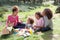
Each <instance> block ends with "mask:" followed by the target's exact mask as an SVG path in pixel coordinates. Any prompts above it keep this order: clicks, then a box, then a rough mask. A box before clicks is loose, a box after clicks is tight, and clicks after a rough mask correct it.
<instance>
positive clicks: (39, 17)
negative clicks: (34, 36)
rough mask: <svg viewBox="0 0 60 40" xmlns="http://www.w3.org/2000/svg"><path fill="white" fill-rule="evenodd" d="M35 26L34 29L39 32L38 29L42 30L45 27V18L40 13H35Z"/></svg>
mask: <svg viewBox="0 0 60 40" xmlns="http://www.w3.org/2000/svg"><path fill="white" fill-rule="evenodd" d="M35 18H36V20H35V25H34V29H35V30H38V29H41V28H42V27H43V25H44V20H43V16H42V15H41V13H40V12H36V13H35Z"/></svg>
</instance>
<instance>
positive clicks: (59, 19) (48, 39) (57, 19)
mask: <svg viewBox="0 0 60 40" xmlns="http://www.w3.org/2000/svg"><path fill="white" fill-rule="evenodd" d="M45 8H50V9H51V10H52V11H53V14H54V13H55V10H56V8H57V6H53V5H49V6H37V7H36V8H35V9H34V10H30V11H26V12H19V14H18V15H19V18H21V20H23V21H24V22H25V21H26V19H27V17H28V16H31V15H32V16H33V15H34V14H35V12H37V11H41V12H42V11H43V10H44V9H45ZM23 10H24V9H23ZM25 10H26V9H25ZM10 14H11V12H6V14H4V21H6V19H7V16H8V15H10ZM59 15H60V14H54V16H53V19H52V20H53V29H54V30H53V31H47V32H44V33H40V34H39V35H37V34H32V35H31V36H30V37H27V38H24V37H18V36H16V35H14V34H12V35H10V36H8V37H6V38H0V40H24V39H26V40H52V39H54V40H59V39H60V37H58V38H57V37H56V38H54V36H53V35H60V24H59V23H60V16H59ZM3 24H4V25H3ZM3 24H2V26H0V31H1V30H2V29H3V28H4V27H5V23H4V22H3Z"/></svg>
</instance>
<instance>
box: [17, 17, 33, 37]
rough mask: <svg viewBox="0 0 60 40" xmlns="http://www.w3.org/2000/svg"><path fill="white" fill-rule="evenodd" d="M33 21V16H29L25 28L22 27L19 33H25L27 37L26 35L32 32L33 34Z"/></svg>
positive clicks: (19, 34)
mask: <svg viewBox="0 0 60 40" xmlns="http://www.w3.org/2000/svg"><path fill="white" fill-rule="evenodd" d="M33 23H34V20H33V19H32V18H28V19H27V23H26V26H25V29H20V31H17V32H18V33H17V35H18V36H21V35H23V36H24V37H26V36H29V35H30V34H32V33H33V29H32V26H33Z"/></svg>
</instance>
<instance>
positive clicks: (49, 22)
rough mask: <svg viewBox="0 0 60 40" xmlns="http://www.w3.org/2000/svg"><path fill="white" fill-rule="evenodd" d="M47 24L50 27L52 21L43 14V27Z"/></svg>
mask: <svg viewBox="0 0 60 40" xmlns="http://www.w3.org/2000/svg"><path fill="white" fill-rule="evenodd" d="M47 26H49V27H51V28H52V27H53V23H52V20H51V19H50V20H49V19H48V17H47V16H44V27H47Z"/></svg>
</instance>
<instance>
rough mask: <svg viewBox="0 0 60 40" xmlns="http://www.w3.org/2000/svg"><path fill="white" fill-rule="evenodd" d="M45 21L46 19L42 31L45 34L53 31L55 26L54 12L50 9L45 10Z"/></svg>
mask: <svg viewBox="0 0 60 40" xmlns="http://www.w3.org/2000/svg"><path fill="white" fill-rule="evenodd" d="M42 15H43V19H44V27H43V28H42V29H41V31H43V32H45V31H48V30H51V29H52V27H53V24H52V20H51V19H52V17H53V15H52V11H51V10H50V9H48V8H46V9H44V11H43V13H42Z"/></svg>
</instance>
